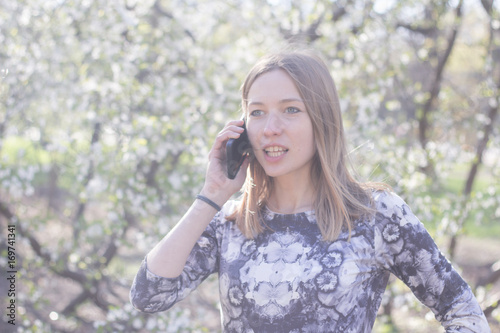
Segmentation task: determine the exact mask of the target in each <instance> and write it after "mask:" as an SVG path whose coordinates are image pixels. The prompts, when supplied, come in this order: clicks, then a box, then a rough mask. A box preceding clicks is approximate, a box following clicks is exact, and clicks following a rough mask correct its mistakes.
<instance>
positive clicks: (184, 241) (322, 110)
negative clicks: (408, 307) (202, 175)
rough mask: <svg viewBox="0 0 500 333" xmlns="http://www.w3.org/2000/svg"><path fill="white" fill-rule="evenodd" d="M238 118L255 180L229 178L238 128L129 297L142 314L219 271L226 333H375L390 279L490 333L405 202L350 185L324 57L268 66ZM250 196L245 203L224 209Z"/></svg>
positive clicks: (447, 315)
mask: <svg viewBox="0 0 500 333" xmlns="http://www.w3.org/2000/svg"><path fill="white" fill-rule="evenodd" d="M242 107H243V112H244V117H245V120H246V128H247V132H248V137H249V140H250V143H251V145H252V148H253V153H252V154H251V157H250V158H247V159H246V160H245V162H244V164H243V166H242V168H241V170H247V172H244V171H240V172H239V173H238V175H237V176H236V178H235V179H234V180H230V179H229V178H227V177H226V170H225V148H224V147H225V143H226V142H227V141H228V139H230V138H238V137H239V136H240V134H241V133H242V132H243V128H242V127H241V126H243V121H231V122H229V123H228V124H227V125H226V126H225V127H224V129H223V130H222V131H221V132H220V133H219V135H218V136H217V138H216V140H215V143H214V145H213V147H212V150H211V151H210V154H209V164H208V169H207V174H206V179H205V184H204V186H203V189H202V191H201V192H200V195H199V196H197V200H195V201H194V203H193V205H192V206H191V208H190V209H189V211H188V212H187V213H186V215H185V216H184V217H183V218H182V219H181V220H180V221H179V223H178V224H177V225H176V226H175V228H173V229H172V231H171V232H170V233H169V234H168V235H166V236H165V238H164V239H163V240H162V241H160V242H159V243H158V244H157V245H156V246H155V247H154V248H153V249H152V250H151V252H150V253H149V254H148V255H147V257H146V258H145V260H144V261H143V263H142V265H141V268H140V269H139V272H138V274H137V276H136V278H135V280H134V283H133V286H132V289H131V301H132V304H133V305H134V306H135V307H136V308H137V309H139V310H141V311H144V312H157V311H164V310H167V309H168V308H170V307H171V306H173V305H174V304H175V303H176V302H178V301H180V300H181V299H183V298H184V297H186V296H187V295H188V294H189V292H190V291H192V290H193V289H194V288H196V287H197V286H198V285H199V284H200V283H201V282H202V281H203V280H204V279H205V278H207V277H208V276H209V275H210V274H212V273H218V275H219V286H220V302H221V308H222V325H223V329H224V332H273V333H276V332H357V333H358V332H370V331H371V328H372V326H373V323H374V321H375V317H376V314H377V310H378V308H379V306H380V303H381V300H382V295H383V293H384V290H385V288H386V285H387V281H388V278H389V274H390V273H393V274H394V275H396V276H397V277H398V278H400V279H401V280H402V281H404V282H405V283H406V284H407V285H408V286H409V287H410V288H411V290H412V291H413V293H414V294H415V295H416V296H417V298H418V299H419V300H420V301H421V302H423V303H424V304H425V305H427V306H428V307H429V308H430V309H432V311H433V312H434V313H435V315H436V318H437V319H438V320H439V321H440V322H441V323H442V325H443V326H444V327H445V328H446V330H447V331H448V332H489V328H488V324H487V322H486V319H485V317H484V314H483V313H482V311H481V308H480V307H479V305H478V303H477V301H476V299H475V298H474V296H473V294H472V292H471V290H470V288H469V286H468V285H467V284H466V282H464V280H463V279H462V278H461V277H460V276H459V275H458V273H457V272H456V271H455V270H454V269H453V268H452V266H451V265H450V264H449V263H448V261H447V260H446V259H445V258H444V257H443V256H442V255H441V253H440V252H439V250H438V248H437V247H436V245H435V243H434V241H433V240H432V239H431V237H430V236H429V234H428V233H427V231H426V230H425V228H424V227H423V225H422V224H421V223H420V222H419V221H418V219H417V218H416V217H415V216H414V215H413V214H412V212H411V210H410V208H409V207H408V206H407V205H406V204H405V202H403V201H402V200H401V199H400V198H399V197H398V196H396V195H395V194H392V193H390V192H389V191H388V190H387V189H385V188H384V187H382V186H380V185H373V184H372V185H369V184H360V183H357V182H356V181H355V180H354V179H353V178H352V177H351V175H350V174H349V172H348V169H347V162H346V159H347V152H346V143H345V138H344V130H343V125H342V119H341V112H340V107H339V101H338V96H337V92H336V88H335V84H334V82H333V79H332V77H331V76H330V74H329V71H328V68H327V67H326V65H325V64H324V63H323V62H322V61H321V60H320V59H319V58H318V57H316V56H315V55H313V54H309V53H306V52H291V53H281V54H275V55H271V56H269V57H266V58H264V59H262V60H261V61H260V62H259V63H257V64H256V65H255V66H254V68H253V69H252V70H251V71H250V73H249V74H248V76H247V78H246V80H245V82H244V84H243V87H242ZM242 186H243V195H242V197H241V200H239V201H228V200H229V199H230V197H231V196H232V195H233V194H234V193H236V192H237V191H239V190H240V189H241V187H242ZM221 206H222V207H223V208H222V209H221V208H220V207H221Z"/></svg>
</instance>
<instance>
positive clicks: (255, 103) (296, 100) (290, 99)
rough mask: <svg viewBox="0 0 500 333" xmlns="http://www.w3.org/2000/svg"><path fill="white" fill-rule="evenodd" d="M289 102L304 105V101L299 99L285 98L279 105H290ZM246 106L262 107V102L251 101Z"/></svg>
mask: <svg viewBox="0 0 500 333" xmlns="http://www.w3.org/2000/svg"><path fill="white" fill-rule="evenodd" d="M290 102H300V103H302V104H304V101H303V100H302V99H300V98H294V97H292V98H285V99H282V100H281V101H279V103H280V104H285V103H290ZM248 105H264V103H263V102H259V101H251V102H250V103H248Z"/></svg>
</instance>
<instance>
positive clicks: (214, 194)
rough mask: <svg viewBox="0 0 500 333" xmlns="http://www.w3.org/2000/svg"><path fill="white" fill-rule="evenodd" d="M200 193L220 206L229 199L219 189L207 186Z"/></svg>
mask: <svg viewBox="0 0 500 333" xmlns="http://www.w3.org/2000/svg"><path fill="white" fill-rule="evenodd" d="M199 195H201V196H203V197H205V198H207V199H208V200H210V201H212V202H213V203H214V204H216V205H217V206H219V207H222V206H224V204H225V203H226V201H227V200H228V199H229V198H227V197H226V196H225V195H224V194H222V193H220V192H218V191H210V190H209V189H207V188H206V187H204V188H203V189H202V190H201V191H200V193H199Z"/></svg>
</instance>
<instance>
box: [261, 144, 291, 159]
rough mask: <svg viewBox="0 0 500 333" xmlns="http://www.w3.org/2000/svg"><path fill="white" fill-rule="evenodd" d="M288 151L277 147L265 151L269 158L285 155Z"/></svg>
mask: <svg viewBox="0 0 500 333" xmlns="http://www.w3.org/2000/svg"><path fill="white" fill-rule="evenodd" d="M287 151H288V149H285V148H283V147H277V146H274V147H267V148H266V149H265V152H266V154H267V155H268V156H271V157H278V156H280V155H283V154H284V153H286V152H287Z"/></svg>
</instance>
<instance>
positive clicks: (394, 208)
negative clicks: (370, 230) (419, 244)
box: [372, 191, 420, 226]
mask: <svg viewBox="0 0 500 333" xmlns="http://www.w3.org/2000/svg"><path fill="white" fill-rule="evenodd" d="M372 195H373V203H374V205H375V210H376V214H375V219H376V220H379V221H380V220H381V219H382V220H389V221H391V222H393V223H398V224H399V225H400V226H405V225H407V224H410V225H419V224H420V221H419V220H418V219H417V217H416V216H415V215H414V214H413V212H412V210H411V208H410V206H408V204H407V203H406V202H405V201H404V200H403V199H402V198H401V197H400V196H399V195H397V194H396V193H394V192H391V191H374V192H373V194H372Z"/></svg>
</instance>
